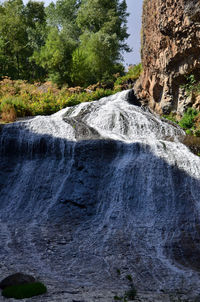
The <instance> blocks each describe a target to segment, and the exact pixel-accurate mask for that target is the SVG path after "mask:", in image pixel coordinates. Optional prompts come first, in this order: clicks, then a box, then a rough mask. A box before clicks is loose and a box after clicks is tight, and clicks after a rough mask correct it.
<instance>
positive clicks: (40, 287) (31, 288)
mask: <svg viewBox="0 0 200 302" xmlns="http://www.w3.org/2000/svg"><path fill="white" fill-rule="evenodd" d="M46 292H47V288H46V286H45V285H44V284H42V283H40V282H36V283H28V284H21V285H13V286H9V287H6V288H5V289H4V290H3V291H2V295H3V296H4V297H6V298H15V299H24V298H31V297H34V296H38V295H41V294H45V293H46Z"/></svg>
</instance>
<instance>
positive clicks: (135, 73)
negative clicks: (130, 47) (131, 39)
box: [114, 63, 142, 89]
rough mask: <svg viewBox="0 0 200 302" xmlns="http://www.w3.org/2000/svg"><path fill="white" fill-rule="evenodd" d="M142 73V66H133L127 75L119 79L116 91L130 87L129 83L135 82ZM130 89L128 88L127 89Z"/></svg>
mask: <svg viewBox="0 0 200 302" xmlns="http://www.w3.org/2000/svg"><path fill="white" fill-rule="evenodd" d="M141 73H142V64H141V63H140V64H138V65H133V66H131V67H130V68H129V70H128V72H127V73H126V75H124V76H122V77H119V78H117V80H116V82H115V83H114V87H115V89H118V88H120V86H123V85H126V84H127V85H128V82H129V81H130V82H133V81H135V80H137V79H138V78H139V76H140V75H141ZM126 88H128V87H126Z"/></svg>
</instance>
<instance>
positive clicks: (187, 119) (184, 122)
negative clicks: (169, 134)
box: [179, 108, 198, 129]
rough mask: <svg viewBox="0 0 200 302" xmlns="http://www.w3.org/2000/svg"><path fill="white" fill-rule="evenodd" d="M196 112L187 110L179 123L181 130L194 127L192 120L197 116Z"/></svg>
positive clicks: (191, 109) (190, 109)
mask: <svg viewBox="0 0 200 302" xmlns="http://www.w3.org/2000/svg"><path fill="white" fill-rule="evenodd" d="M197 114H198V112H197V111H196V110H195V109H193V108H188V110H187V112H185V114H184V116H183V117H182V119H181V120H180V122H179V126H180V127H181V128H183V129H190V128H192V127H193V125H194V119H195V117H196V116H197Z"/></svg>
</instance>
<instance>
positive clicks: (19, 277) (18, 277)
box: [0, 273, 36, 289]
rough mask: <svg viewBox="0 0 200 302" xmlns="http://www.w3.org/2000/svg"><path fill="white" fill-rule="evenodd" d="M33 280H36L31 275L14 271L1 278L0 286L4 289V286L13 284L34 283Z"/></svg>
mask: <svg viewBox="0 0 200 302" xmlns="http://www.w3.org/2000/svg"><path fill="white" fill-rule="evenodd" d="M34 282H36V280H35V278H34V277H33V276H30V275H27V274H23V273H16V274H13V275H10V276H8V277H6V278H5V279H3V280H2V281H1V283H0V288H1V289H4V288H6V287H9V286H13V285H20V284H26V283H34Z"/></svg>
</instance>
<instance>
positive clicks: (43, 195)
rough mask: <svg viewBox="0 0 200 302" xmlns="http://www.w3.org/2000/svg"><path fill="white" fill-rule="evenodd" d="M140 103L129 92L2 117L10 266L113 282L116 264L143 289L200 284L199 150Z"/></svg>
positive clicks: (3, 215) (78, 282)
mask: <svg viewBox="0 0 200 302" xmlns="http://www.w3.org/2000/svg"><path fill="white" fill-rule="evenodd" d="M134 103H135V99H134V95H133V94H132V92H131V91H124V92H121V93H118V94H116V95H113V96H111V97H108V98H103V99H101V100H100V101H96V102H91V103H83V104H80V105H78V106H75V107H71V108H66V109H63V110H61V111H60V112H58V113H56V114H54V115H52V116H48V117H44V116H38V117H36V118H33V119H30V120H27V121H23V122H17V123H14V124H10V125H7V126H4V127H3V128H2V130H1V133H0V142H1V145H0V154H1V162H0V219H1V232H0V245H1V246H0V248H1V254H0V258H1V259H0V260H2V263H3V265H2V267H3V268H2V274H6V272H7V271H12V270H16V271H17V270H18V271H19V270H23V271H24V270H26V271H27V272H34V273H35V272H37V274H41V275H42V277H43V278H44V279H45V280H46V279H48V278H50V279H51V280H58V281H59V282H61V281H62V282H65V281H67V282H68V284H69V285H70V286H71V287H81V286H85V287H89V288H93V287H95V289H99V291H101V290H102V289H104V290H108V291H109V290H110V292H111V291H112V290H117V289H118V288H123V286H125V287H126V285H123V283H122V281H121V280H119V277H118V276H117V275H116V269H117V268H118V269H120V270H121V273H122V276H125V275H127V274H132V276H133V281H134V284H135V285H136V287H137V288H138V289H140V290H152V291H159V290H164V291H165V290H166V291H172V292H175V291H177V290H181V291H183V292H184V291H185V290H186V291H189V290H191V291H192V292H193V293H195V294H197V293H198V290H199V289H198V282H199V270H200V265H199V252H200V244H199V242H200V235H199V225H200V223H199V209H200V207H199V206H200V158H199V157H197V156H195V155H194V154H192V153H191V152H190V151H189V150H188V149H187V147H186V146H184V145H183V144H181V143H180V142H179V137H181V136H183V135H184V132H183V131H182V130H181V129H180V128H179V127H178V126H176V125H173V124H170V123H169V122H167V121H165V120H161V119H160V118H159V117H157V116H155V115H152V114H151V113H149V112H145V111H144V110H143V109H142V108H140V107H138V106H135V105H133V104H134ZM171 138H173V141H172V139H171ZM86 298H87V297H86ZM109 299H110V298H107V300H106V299H105V300H102V301H106V302H107V301H112V300H109ZM47 301H48V300H47ZM87 301H90V300H89V299H88V300H87ZM91 301H100V300H98V299H97V300H95V299H93V300H91Z"/></svg>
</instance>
